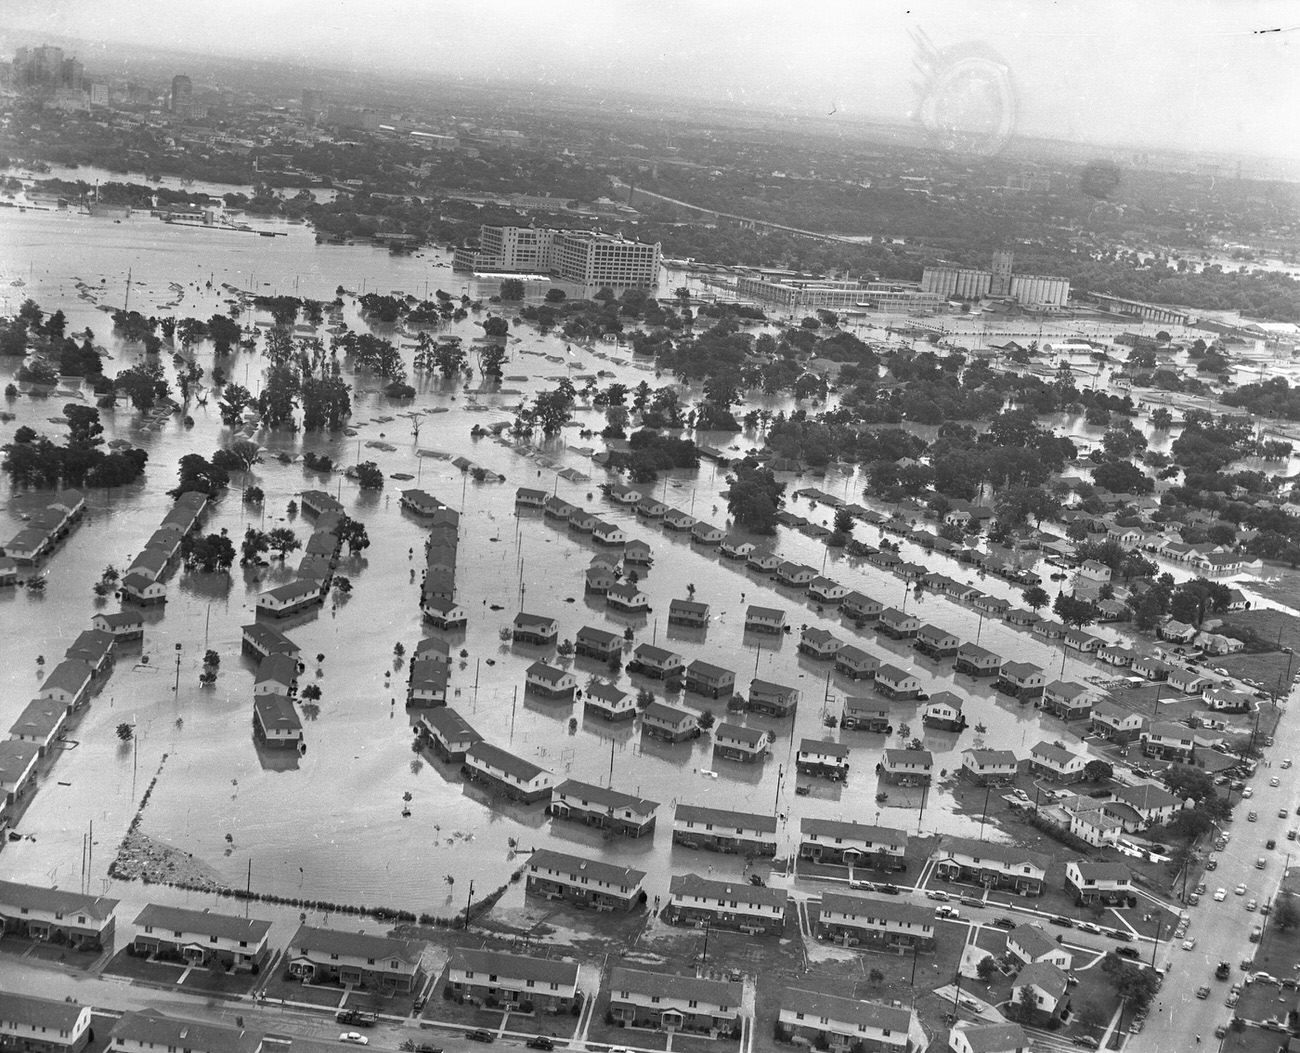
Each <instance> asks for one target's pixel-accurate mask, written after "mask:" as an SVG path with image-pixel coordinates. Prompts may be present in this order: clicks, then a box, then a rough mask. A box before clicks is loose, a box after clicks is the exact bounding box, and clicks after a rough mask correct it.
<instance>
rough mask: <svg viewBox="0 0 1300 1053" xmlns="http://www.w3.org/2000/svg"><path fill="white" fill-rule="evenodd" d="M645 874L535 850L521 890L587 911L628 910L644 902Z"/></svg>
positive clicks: (580, 858)
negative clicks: (643, 883)
mask: <svg viewBox="0 0 1300 1053" xmlns="http://www.w3.org/2000/svg"><path fill="white" fill-rule="evenodd" d="M644 881H645V872H644V871H641V870H634V869H633V868H631V867H624V866H619V865H618V864H616V863H606V862H603V861H601V860H597V859H584V858H583V857H581V856H575V855H568V854H566V853H564V852H553V851H551V850H550V849H549V848H539V849H538V850H537V851H535V852H534V853H533V854H532V856H531V857H530V858H529V860H528V872H527V876H526V878H525V883H524V891H525V892H526V893H527V894H528V895H530V896H542V897H545V898H546V899H556V900H563V901H564V902H566V903H571V904H573V905H574V906H578V907H585V908H588V909H590V910H624V911H627V910H631V909H632V908H633V907H636V906H637V905H638V904H640V903H643V902H645V892H644V891H643V890H642V887H641V886H642V882H644Z"/></svg>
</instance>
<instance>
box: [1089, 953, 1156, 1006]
mask: <svg viewBox="0 0 1300 1053" xmlns="http://www.w3.org/2000/svg"><path fill="white" fill-rule="evenodd" d="M1101 972H1102V975H1103V976H1105V977H1106V979H1107V980H1109V981H1110V985H1111V987H1113V988H1114V989H1115V994H1117V995H1118V996H1119V997H1120V998H1123V999H1126V1000H1127V1001H1128V1003H1129V1004H1130V1005H1132V1006H1133V1007H1134V1008H1135V1009H1141V1008H1143V1007H1145V1006H1146V1005H1147V1004H1148V1003H1149V1002H1150V1001H1151V999H1152V998H1153V997H1154V996H1155V993H1156V991H1157V990H1159V987H1160V980H1159V978H1158V977H1157V976H1156V974H1155V973H1154V972H1152V971H1151V970H1149V969H1144V968H1143V967H1142V966H1140V965H1134V964H1133V963H1132V962H1127V961H1125V960H1124V959H1123V958H1121V957H1120V956H1119V955H1118V954H1116V953H1115V952H1114V951H1111V952H1110V953H1109V954H1107V955H1106V956H1105V957H1104V958H1103V959H1102V960H1101Z"/></svg>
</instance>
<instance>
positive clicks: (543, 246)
mask: <svg viewBox="0 0 1300 1053" xmlns="http://www.w3.org/2000/svg"><path fill="white" fill-rule="evenodd" d="M659 260H660V247H659V243H658V242H656V243H655V244H653V245H647V244H644V243H642V242H638V241H628V240H627V239H625V238H621V237H619V236H618V235H616V234H606V233H604V232H603V231H599V230H556V229H552V228H549V227H492V226H484V227H482V228H480V230H479V247H478V249H476V250H475V249H463V248H462V249H458V250H457V252H456V256H455V262H454V265H455V266H456V267H457V268H458V269H461V270H476V271H500V272H507V273H509V272H519V273H532V274H550V275H552V276H553V277H555V278H559V279H560V280H561V281H567V282H574V283H575V284H578V285H581V286H583V289H584V293H585V294H586V295H588V296H590V295H592V294H593V293H596V292H598V291H599V290H601V289H602V288H609V289H613V290H615V291H618V290H622V289H649V290H653V289H655V288H656V287H657V286H658V284H659Z"/></svg>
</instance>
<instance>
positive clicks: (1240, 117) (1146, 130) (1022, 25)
mask: <svg viewBox="0 0 1300 1053" xmlns="http://www.w3.org/2000/svg"><path fill="white" fill-rule="evenodd" d="M6 7H7V8H8V12H7V19H6V21H7V31H8V34H7V35H8V36H9V37H11V38H16V37H22V36H26V37H28V38H29V40H28V42H29V43H33V44H38V43H40V42H41V40H40V38H41V36H42V34H51V35H61V36H67V37H74V38H80V39H84V40H87V41H104V42H106V43H107V42H112V43H118V44H135V45H139V46H146V47H151V48H161V49H167V48H175V49H178V50H181V51H190V52H201V53H206V54H211V55H213V56H214V57H231V58H239V57H244V58H251V59H280V60H285V61H289V62H292V63H294V64H295V65H298V66H302V67H308V68H310V67H312V66H318V67H322V68H326V67H334V68H339V67H345V68H350V69H353V70H356V71H359V72H364V71H370V72H379V73H385V74H391V75H395V76H400V75H402V74H412V73H416V74H420V73H422V74H442V75H447V76H467V77H474V78H484V79H488V80H496V81H498V82H500V83H502V84H503V85H509V86H512V87H517V88H518V89H519V90H521V91H528V90H530V89H536V90H545V89H547V88H563V89H585V90H588V91H592V92H595V93H596V94H597V95H599V93H600V92H602V91H610V92H614V91H624V90H626V91H633V92H642V93H646V94H650V95H659V96H661V97H663V98H664V99H665V100H666V101H681V100H683V99H691V100H694V101H696V102H699V103H709V102H710V101H712V102H716V103H720V104H726V105H732V106H752V107H755V108H764V109H767V108H772V109H779V110H784V111H786V112H789V113H792V114H795V115H798V114H806V115H807V116H808V117H817V118H819V119H820V118H823V117H826V116H827V115H829V114H831V113H832V112H834V113H838V114H843V115H844V116H845V117H847V118H859V119H864V120H870V121H882V122H890V123H893V122H910V121H912V120H913V119H914V118H915V115H916V112H917V107H918V103H919V99H920V96H919V94H918V90H917V87H916V85H917V84H919V83H921V82H922V80H923V78H922V76H921V75H920V74H919V73H918V72H917V71H916V69H915V67H914V65H913V63H914V60H915V59H916V57H917V54H918V50H917V46H916V45H915V44H914V41H913V34H914V33H916V32H917V31H920V32H922V33H924V34H925V35H926V37H928V39H929V41H930V42H931V43H932V44H933V45H934V47H935V48H936V49H940V50H943V49H961V50H960V51H958V50H952V51H949V52H948V54H949V55H950V56H958V55H966V56H968V57H969V56H972V55H973V56H974V59H973V61H974V68H975V69H976V70H978V71H979V73H980V75H981V76H983V77H985V78H986V79H988V78H993V79H995V80H996V79H997V78H998V77H999V76H1001V74H1000V73H999V70H1005V81H1003V82H1002V83H1005V84H1007V85H1009V86H1010V87H1009V89H1008V90H1009V91H1010V92H1012V93H1013V94H1014V98H1015V100H1016V101H1015V104H1014V109H1015V119H1014V126H1013V127H1012V128H1011V131H1013V132H1015V133H1019V134H1023V135H1026V136H1032V137H1045V138H1052V139H1064V140H1069V141H1074V142H1079V143H1089V144H1097V145H1099V146H1127V147H1133V148H1139V149H1140V148H1142V147H1146V148H1150V149H1175V150H1186V151H1194V152H1195V151H1202V152H1213V153H1216V154H1224V153H1228V154H1232V153H1237V154H1242V155H1272V156H1276V157H1286V158H1300V135H1296V134H1295V133H1296V132H1297V131H1300V119H1298V118H1297V117H1296V115H1295V110H1296V107H1295V105H1294V103H1295V101H1296V99H1297V98H1300V91H1298V90H1297V89H1298V88H1300V76H1298V75H1297V73H1296V70H1297V69H1298V68H1300V64H1298V63H1297V61H1296V59H1297V57H1300V56H1297V50H1296V49H1297V43H1298V42H1300V36H1298V35H1297V34H1300V24H1298V23H1300V15H1298V14H1297V11H1296V8H1295V7H1294V5H1292V4H1289V3H1285V2H1280V0H1240V2H1233V3H1222V2H1217V0H1153V2H1150V3H1145V4H1142V5H1140V6H1139V5H1132V4H1121V3H1117V2H1115V0H1102V2H1094V0H1066V2H1062V3H1056V4H1051V5H1048V4H1044V3H1038V2H1029V0H989V2H987V3H984V4H980V5H970V4H968V3H958V2H955V0H940V2H933V0H921V2H918V3H907V4H903V3H896V2H888V3H850V2H845V0H831V2H825V3H814V4H811V5H807V6H804V7H800V8H792V7H791V6H790V5H785V4H777V3H774V2H772V0H760V2H757V3H739V2H734V0H725V2H717V3H697V4H694V5H688V4H686V3H684V2H682V0H665V2H660V3H653V4H646V3H631V2H626V3H625V2H618V0H614V2H609V3H601V4H593V3H580V2H576V0H551V2H548V3H545V4H537V3H522V2H519V0H488V2H485V3H482V4H480V5H478V6H477V7H476V8H475V9H473V11H472V12H470V13H469V14H468V15H467V13H466V11H467V9H466V8H464V7H452V6H451V5H447V4H442V3H425V2H421V0H384V2H381V3H378V4H362V3H359V2H357V0H333V2H322V0H269V2H268V0H261V2H258V3H254V2H253V0H225V2H224V3H223V4H221V5H220V6H219V7H206V6H205V7H192V6H191V5H188V4H177V3H174V2H169V3H159V2H157V0H7V3H6ZM1273 30H1277V31H1273ZM85 59H86V60H88V61H87V68H88V70H89V71H91V72H93V69H94V63H93V56H92V55H87V56H85ZM177 72H181V71H179V70H178V71H177ZM305 86H306V85H305ZM312 86H318V87H324V88H326V89H328V83H322V84H319V85H312ZM975 94H978V92H976V93H975ZM975 94H972V93H971V92H970V91H969V90H968V91H967V92H966V94H965V95H962V96H961V97H960V98H957V99H956V100H955V101H953V100H951V99H949V100H945V106H946V107H948V108H947V109H942V110H941V113H943V114H948V113H951V112H952V108H953V107H963V106H964V107H967V109H966V110H965V111H963V112H964V113H965V114H966V118H965V119H968V120H970V121H973V122H974V123H975V124H976V125H979V124H980V122H981V121H983V122H986V123H988V122H992V123H996V121H997V119H998V116H999V114H1000V113H1001V111H998V113H996V114H994V115H992V116H990V114H989V113H987V112H981V111H980V109H979V107H980V106H981V105H985V104H986V103H987V100H986V99H985V100H981V99H979V98H975ZM972 99H974V101H973V102H972V101H971V100H972Z"/></svg>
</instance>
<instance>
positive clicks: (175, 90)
mask: <svg viewBox="0 0 1300 1053" xmlns="http://www.w3.org/2000/svg"><path fill="white" fill-rule="evenodd" d="M193 107H194V85H193V83H192V82H191V81H190V78H189V77H187V76H185V74H184V73H178V74H176V76H174V77H173V78H172V95H171V111H172V113H174V114H176V115H177V116H178V117H188V116H189V115H190V111H191V110H192V109H193Z"/></svg>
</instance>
